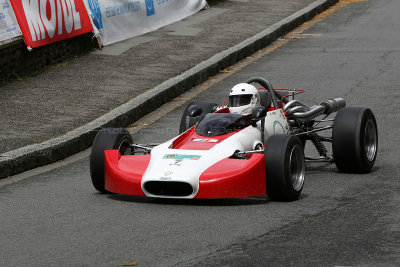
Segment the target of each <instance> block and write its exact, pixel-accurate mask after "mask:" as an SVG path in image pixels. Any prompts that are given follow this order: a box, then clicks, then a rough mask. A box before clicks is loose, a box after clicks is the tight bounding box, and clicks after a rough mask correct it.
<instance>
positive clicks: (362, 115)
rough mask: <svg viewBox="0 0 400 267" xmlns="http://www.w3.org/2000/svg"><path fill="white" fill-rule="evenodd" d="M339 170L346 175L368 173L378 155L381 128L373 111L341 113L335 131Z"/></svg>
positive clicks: (333, 132)
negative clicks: (379, 129) (379, 130)
mask: <svg viewBox="0 0 400 267" xmlns="http://www.w3.org/2000/svg"><path fill="white" fill-rule="evenodd" d="M332 150H333V158H334V160H335V164H336V167H337V168H338V169H339V170H340V171H341V172H346V173H367V172H369V171H370V170H371V168H372V167H373V166H374V164H375V160H376V156H377V152H378V127H377V124H376V119H375V116H374V114H373V113H372V111H371V110H370V109H369V108H362V107H348V108H344V109H341V110H339V111H338V113H337V115H336V118H335V120H334V123H333V129H332Z"/></svg>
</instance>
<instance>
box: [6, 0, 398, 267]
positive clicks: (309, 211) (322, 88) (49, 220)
mask: <svg viewBox="0 0 400 267" xmlns="http://www.w3.org/2000/svg"><path fill="white" fill-rule="evenodd" d="M398 10H400V1H397V0H387V1H378V0H369V1H357V2H356V3H352V4H349V5H346V6H344V7H343V8H341V9H338V10H336V11H335V12H332V14H330V15H329V16H327V17H326V18H324V19H321V20H319V21H317V22H316V24H315V25H313V26H312V27H310V28H309V29H306V30H305V31H303V32H301V33H294V34H292V35H289V36H287V37H286V38H282V39H281V40H280V41H278V42H281V44H279V43H278V44H277V43H275V44H274V45H273V46H274V47H275V48H274V49H271V51H269V52H268V53H267V52H265V50H264V51H261V52H260V53H264V54H265V55H264V56H263V57H261V58H259V59H257V60H252V59H251V58H250V59H249V60H250V61H249V63H248V64H247V66H243V65H240V63H239V65H237V66H236V67H235V66H234V67H233V68H231V69H228V70H227V72H226V73H225V74H224V73H223V74H221V75H225V76H224V77H222V78H221V77H220V76H218V77H215V79H210V81H209V82H208V83H206V84H204V85H203V87H202V88H200V89H199V88H197V89H194V90H198V92H199V94H198V95H197V96H195V97H194V100H195V101H213V102H214V101H217V102H222V101H223V100H224V99H225V98H226V97H227V95H228V92H229V89H230V87H232V86H233V85H234V84H236V83H239V82H242V81H244V80H246V79H247V78H249V77H252V76H263V77H265V78H267V79H268V80H270V81H271V82H272V84H273V85H274V86H276V87H284V88H301V89H305V90H307V93H306V95H302V96H300V97H299V98H300V99H302V100H304V101H305V102H306V103H307V104H310V105H312V104H317V103H319V102H321V101H322V100H325V99H329V98H335V97H344V98H345V99H346V100H347V104H348V106H367V107H370V108H371V109H372V110H373V111H374V112H375V114H376V117H377V121H378V127H379V141H380V143H379V151H378V159H377V161H376V165H375V167H374V168H373V170H372V172H371V173H370V174H367V175H350V174H342V173H339V172H338V171H337V170H336V168H335V167H334V166H333V165H321V164H319V165H308V166H307V174H306V183H305V187H304V190H303V195H302V197H301V199H300V200H298V201H295V202H290V203H282V202H271V201H269V200H268V199H267V198H266V197H254V198H242V199H227V200H197V201H188V200H187V201H181V200H179V201H178V200H167V201H166V200H155V199H146V198H140V197H132V196H123V195H103V194H99V193H96V191H95V190H94V188H93V187H92V185H91V181H90V177H89V159H88V151H85V152H82V153H80V154H77V155H75V156H73V157H72V158H70V159H67V160H66V161H63V162H60V163H56V164H53V165H51V166H47V167H44V168H39V169H36V170H33V171H30V172H27V173H25V174H21V175H18V176H16V177H12V178H10V179H6V180H3V181H0V240H1V246H0V265H1V266H23V265H25V266H53V265H61V266H64V265H69V266H70V265H78V266H94V265H96V266H120V265H122V264H126V263H134V262H136V263H138V264H139V266H170V265H177V266H193V265H198V266H298V265H305V266H353V265H370V266H376V265H399V264H400V241H399V240H400V194H399V192H400V184H399V172H398V168H399V159H398V158H399V152H398V148H399V145H398V144H399V143H400V135H399V134H398V132H399V130H400V129H399V128H400V126H399V125H400V119H399V114H400V108H399V100H398V99H399V96H400V91H399V82H398V81H399V78H398V77H399V75H398V74H399V72H400V35H399V34H398V29H399V28H400V20H399V19H398ZM285 40H286V41H285ZM254 57H257V55H254ZM192 96H193V95H191V96H190V95H185V96H184V97H187V98H184V97H183V98H181V99H176V102H177V103H181V102H182V101H183V102H184V101H191V100H190V99H188V98H190V97H192ZM179 101H180V102H179ZM171 107H172V108H171ZM175 107H176V108H175ZM183 108H184V107H183V106H179V104H174V103H173V102H172V103H171V104H169V106H165V107H161V109H159V110H158V111H156V112H155V113H154V114H153V115H152V116H153V119H151V116H150V117H149V118H147V119H148V120H150V121H149V122H147V121H146V119H144V120H143V121H142V125H141V126H140V123H139V124H137V125H139V126H137V125H136V126H137V127H133V128H131V130H132V132H133V133H134V136H133V138H134V140H135V141H136V142H138V143H145V142H156V141H165V140H168V139H169V138H171V137H173V136H174V135H175V134H177V131H178V127H179V121H180V116H181V114H182V111H183ZM167 110H171V111H168V112H167V114H165V115H163V116H159V115H158V114H164V113H165V112H166V111H167ZM154 118H155V119H154ZM153 120H155V121H154V122H153Z"/></svg>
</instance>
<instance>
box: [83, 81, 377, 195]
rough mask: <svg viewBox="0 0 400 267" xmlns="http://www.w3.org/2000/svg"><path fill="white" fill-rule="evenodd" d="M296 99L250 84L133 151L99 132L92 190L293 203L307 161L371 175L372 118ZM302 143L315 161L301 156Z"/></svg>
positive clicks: (120, 137)
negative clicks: (313, 151)
mask: <svg viewBox="0 0 400 267" xmlns="http://www.w3.org/2000/svg"><path fill="white" fill-rule="evenodd" d="M252 84H259V85H260V86H261V87H262V88H258V89H257V88H256V87H254V86H253V85H252ZM302 92H304V91H303V90H298V89H274V88H273V87H272V85H271V84H270V83H269V82H268V81H267V80H265V79H263V78H258V77H255V78H251V79H249V80H247V81H246V82H245V83H241V84H238V85H236V86H235V87H233V88H232V89H231V91H230V96H229V98H228V99H227V100H225V101H224V102H223V103H222V105H217V104H214V103H203V102H192V103H190V104H189V105H188V106H187V107H186V109H185V111H184V113H183V115H182V119H181V123H180V129H179V131H180V135H179V136H177V137H175V138H173V139H171V140H169V141H167V142H165V143H162V144H134V143H133V141H132V136H131V135H130V133H129V132H128V130H126V129H122V128H116V129H111V128H108V129H102V130H100V131H99V132H98V134H97V136H96V138H95V140H94V143H93V147H92V151H91V156H90V173H91V179H92V183H93V186H94V187H95V188H96V189H97V190H98V191H100V192H103V193H109V192H113V193H120V194H127V195H136V196H147V197H155V198H182V199H189V198H203V199H217V198H234V197H248V196H259V195H266V194H267V195H268V197H269V198H270V199H271V200H278V201H292V200H296V199H298V198H299V197H300V194H301V191H302V189H303V185H304V178H305V162H306V161H307V162H331V163H335V164H336V166H337V168H338V169H339V170H340V171H341V172H344V173H367V172H369V171H370V170H371V168H372V167H373V165H374V163H375V159H376V156H377V150H378V130H377V123H376V120H375V116H374V114H373V113H372V111H371V110H370V109H368V108H362V107H351V108H348V107H345V106H346V103H345V101H344V99H342V98H336V99H331V100H327V101H323V102H322V103H320V104H319V105H316V106H312V107H308V106H306V105H304V104H302V103H301V102H299V101H298V100H295V99H294V96H295V95H296V94H299V93H302ZM331 114H335V115H336V116H335V117H334V118H328V116H330V115H331ZM321 131H326V132H327V133H332V134H331V135H330V134H329V136H322V135H320V134H319V133H320V132H321ZM307 141H308V142H311V143H312V145H313V146H314V147H315V149H316V152H318V156H314V157H311V156H305V155H304V147H305V143H306V142H307ZM326 144H331V148H332V149H331V151H332V153H328V149H327V147H326ZM328 148H329V147H328Z"/></svg>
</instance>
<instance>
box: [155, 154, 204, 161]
mask: <svg viewBox="0 0 400 267" xmlns="http://www.w3.org/2000/svg"><path fill="white" fill-rule="evenodd" d="M200 158H201V156H200V155H181V154H165V155H164V157H163V159H175V160H177V159H181V160H199V159H200Z"/></svg>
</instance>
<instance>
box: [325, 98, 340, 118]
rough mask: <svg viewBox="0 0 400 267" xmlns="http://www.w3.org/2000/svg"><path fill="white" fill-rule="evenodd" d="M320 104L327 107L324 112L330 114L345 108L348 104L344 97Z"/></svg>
mask: <svg viewBox="0 0 400 267" xmlns="http://www.w3.org/2000/svg"><path fill="white" fill-rule="evenodd" d="M320 105H321V106H323V107H325V111H324V114H326V115H329V114H331V113H333V112H336V111H338V110H339V109H342V108H344V107H345V106H346V101H345V100H344V99H343V98H335V99H329V100H327V101H324V102H322V103H321V104H320Z"/></svg>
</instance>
